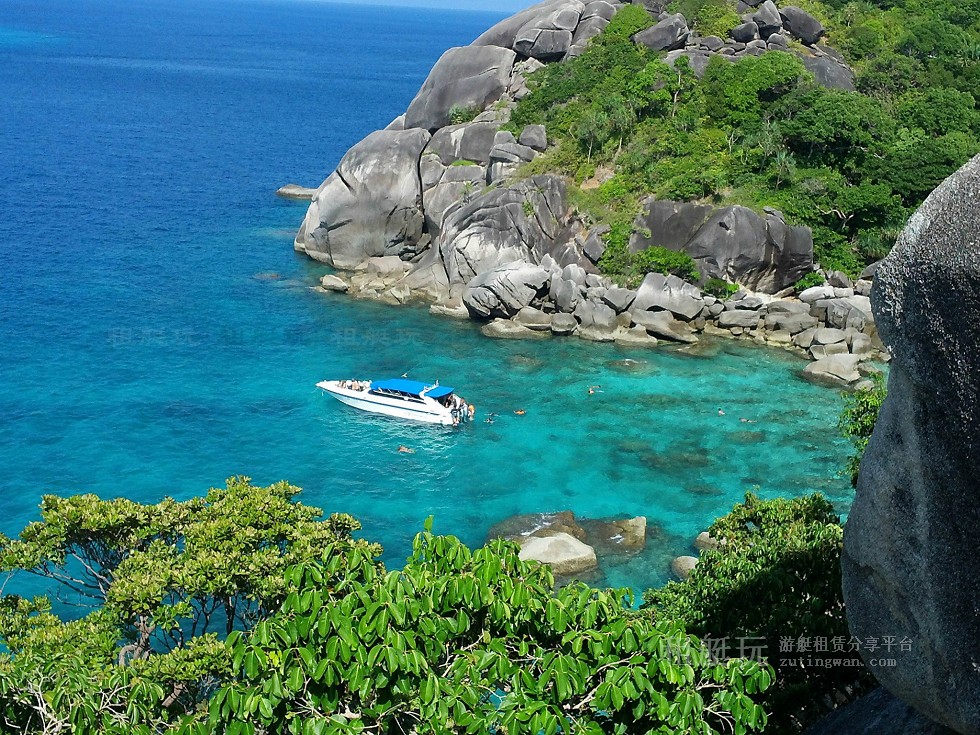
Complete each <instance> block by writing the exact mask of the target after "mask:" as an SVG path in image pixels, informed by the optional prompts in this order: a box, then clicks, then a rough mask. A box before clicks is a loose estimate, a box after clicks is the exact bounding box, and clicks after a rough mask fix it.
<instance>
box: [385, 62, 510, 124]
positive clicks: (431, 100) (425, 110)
mask: <svg viewBox="0 0 980 735" xmlns="http://www.w3.org/2000/svg"><path fill="white" fill-rule="evenodd" d="M516 58H517V55H516V54H515V53H514V52H513V51H512V50H511V49H509V48H500V47H499V46H458V47H456V48H451V49H449V50H448V51H446V53H444V54H443V55H442V56H441V57H440V59H439V61H437V62H436V65H435V66H434V67H432V71H430V72H429V76H428V78H427V79H426V80H425V83H424V84H423V85H422V88H421V89H420V90H419V92H418V94H416V95H415V99H413V100H412V103H411V104H410V105H409V106H408V111H407V112H406V113H405V127H407V128H425V129H428V130H437V129H438V128H444V127H446V126H447V125H448V124H449V112H450V110H451V109H452V108H453V107H464V108H474V109H477V110H485V109H486V108H487V106H488V105H489V104H490V103H491V102H494V101H496V100H497V99H499V98H500V96H501V95H502V94H503V93H504V92H505V91H507V88H508V86H509V85H510V82H511V72H512V71H513V69H514V61H515V60H516Z"/></svg>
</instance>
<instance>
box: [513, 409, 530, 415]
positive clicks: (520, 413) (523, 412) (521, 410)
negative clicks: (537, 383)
mask: <svg viewBox="0 0 980 735" xmlns="http://www.w3.org/2000/svg"><path fill="white" fill-rule="evenodd" d="M514 413H516V414H517V415H518V416H523V415H524V414H526V413H527V411H525V410H524V409H523V408H519V409H517V410H516V411H514Z"/></svg>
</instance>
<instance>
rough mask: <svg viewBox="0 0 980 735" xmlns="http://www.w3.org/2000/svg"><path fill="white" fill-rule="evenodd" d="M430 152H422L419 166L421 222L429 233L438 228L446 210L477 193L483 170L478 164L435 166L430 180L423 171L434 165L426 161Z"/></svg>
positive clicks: (429, 158) (429, 159) (433, 232)
mask: <svg viewBox="0 0 980 735" xmlns="http://www.w3.org/2000/svg"><path fill="white" fill-rule="evenodd" d="M432 159H433V157H432V156H428V155H427V156H423V157H422V164H421V168H420V170H421V171H422V172H423V175H422V186H423V191H422V204H423V210H424V212H425V224H426V227H427V229H428V231H429V234H430V235H432V236H433V237H435V236H437V235H438V234H439V233H440V232H441V231H442V223H443V220H444V219H445V216H446V213H447V212H449V210H450V209H451V208H452V207H453V206H455V205H456V204H458V203H460V202H464V203H465V202H466V201H468V200H469V199H470V198H471V197H473V196H476V195H477V194H479V193H480V192H481V191H482V190H483V188H484V186H485V181H484V179H485V176H486V174H485V172H484V169H483V167H482V166H478V165H475V164H474V165H472V166H448V167H446V166H442V165H441V164H437V165H438V167H439V169H440V170H439V171H438V179H437V180H435V182H434V183H433V182H432V181H431V180H427V176H426V173H427V172H431V171H432V169H433V168H434V166H432V164H431V163H430V161H432Z"/></svg>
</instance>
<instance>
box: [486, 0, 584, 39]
mask: <svg viewBox="0 0 980 735" xmlns="http://www.w3.org/2000/svg"><path fill="white" fill-rule="evenodd" d="M567 5H572V6H573V7H581V2H579V1H578V0H572V2H569V0H545V1H544V2H541V3H538V4H537V5H532V6H531V7H529V8H525V9H524V10H522V11H521V12H519V13H515V14H514V15H512V16H510V17H508V18H504V19H503V20H502V21H500V22H499V23H497V24H496V25H495V26H492V27H491V28H489V29H488V30H486V31H484V32H483V33H482V34H480V35H479V36H478V37H477V39H476V40H475V41H473V44H472V45H473V46H502V47H504V48H509V49H513V48H514V46H515V44H516V42H517V36H518V34H519V33H520V32H521V31H522V30H524V29H527V28H533V27H535V26H539V27H540V26H541V25H543V24H544V23H545V22H546V21H545V19H546V18H548V17H550V16H551V15H552V14H554V13H556V12H560V11H561V10H562V9H563V8H564V7H565V6H567ZM581 12H582V11H581V10H579V13H581ZM576 22H577V19H576ZM574 28H575V26H572V28H571V29H566V30H574Z"/></svg>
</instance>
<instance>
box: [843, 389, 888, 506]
mask: <svg viewBox="0 0 980 735" xmlns="http://www.w3.org/2000/svg"><path fill="white" fill-rule="evenodd" d="M871 383H872V384H871V385H870V386H867V387H863V388H858V389H857V390H856V391H854V392H852V393H843V394H842V395H843V397H844V410H843V411H841V415H840V418H839V419H838V422H837V426H838V428H839V429H840V432H841V433H842V434H843V435H844V436H846V437H847V438H848V439H850V440H851V443H852V444H853V445H854V454H852V455H851V457H850V459H848V461H847V471H848V473H849V474H850V476H851V484H852V485H854V486H855V487H856V486H857V478H858V470H859V469H860V468H861V458H862V457H864V450H865V449H867V447H868V441H869V440H870V439H871V434H872V433H873V432H874V428H875V423H876V422H877V421H878V413H879V412H880V411H881V404H882V403H884V402H885V396H886V395H887V394H888V389H887V388H886V387H885V378H884V376H883V375H880V374H879V375H873V376H872V377H871Z"/></svg>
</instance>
